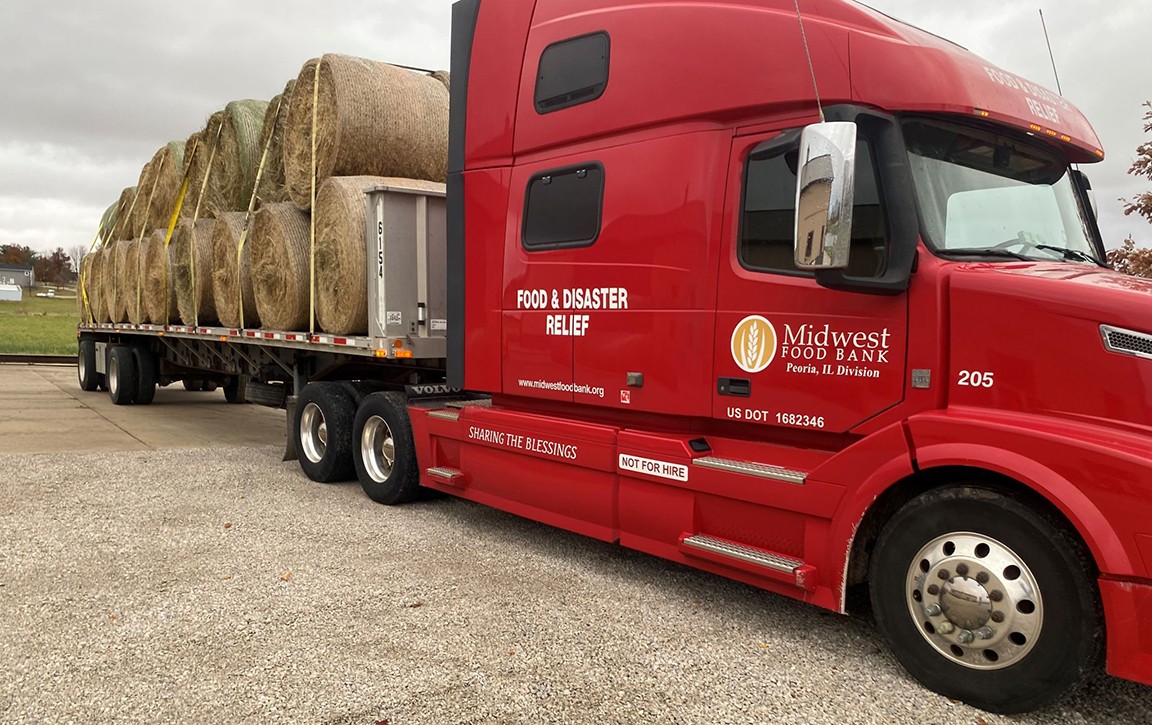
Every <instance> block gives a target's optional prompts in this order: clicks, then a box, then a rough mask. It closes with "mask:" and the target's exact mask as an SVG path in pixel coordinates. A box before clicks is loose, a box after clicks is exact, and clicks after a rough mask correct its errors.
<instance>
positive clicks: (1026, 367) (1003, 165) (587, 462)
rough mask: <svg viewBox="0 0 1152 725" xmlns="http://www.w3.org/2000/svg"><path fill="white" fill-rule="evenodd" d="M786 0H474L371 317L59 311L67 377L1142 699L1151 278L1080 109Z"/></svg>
mask: <svg viewBox="0 0 1152 725" xmlns="http://www.w3.org/2000/svg"><path fill="white" fill-rule="evenodd" d="M802 10H803V23H802V24H801V22H800V20H799V18H798V16H797V9H796V7H795V5H794V4H793V3H792V2H791V1H790V0H759V1H752V0H744V1H741V0H732V1H730V2H668V1H667V0H660V1H656V0H631V2H620V0H499V1H498V0H461V1H460V2H458V3H456V5H455V6H454V10H453V31H452V71H453V74H452V81H453V83H452V91H451V92H452V108H451V128H450V134H451V135H450V139H451V146H450V162H449V177H448V182H447V187H446V207H444V209H445V210H444V211H443V213H442V214H437V213H432V212H430V211H429V209H438V208H440V207H438V206H437V204H440V203H443V202H440V201H439V200H438V199H437V198H436V195H435V194H432V195H427V194H424V195H421V194H416V195H415V196H413V193H411V192H409V191H408V190H404V189H392V190H381V191H380V192H378V193H376V194H375V195H370V196H369V200H368V204H369V208H370V209H375V212H374V213H373V214H371V215H370V216H371V217H372V220H373V221H370V228H369V230H368V231H369V233H368V235H367V240H366V243H367V245H368V259H369V262H368V263H369V270H370V274H369V277H370V288H369V302H368V304H369V308H370V316H371V317H372V320H373V332H372V333H371V334H369V335H368V336H366V337H359V338H333V337H331V336H325V335H314V334H309V333H302V332H291V331H287V332H285V331H253V330H219V329H213V328H197V327H179V326H171V327H167V328H157V327H154V326H133V325H82V326H81V330H80V336H81V352H80V371H81V380H82V383H83V384H84V385H85V387H89V388H93V387H95V386H96V385H97V384H99V383H100V382H101V380H102V379H106V381H107V384H108V386H109V387H110V388H112V391H113V394H114V396H116V391H117V390H119V396H118V397H119V401H118V402H132V400H133V398H136V397H137V396H136V393H137V392H139V398H138V402H147V400H150V399H151V392H152V390H154V386H155V383H156V382H157V381H159V382H162V383H166V382H171V381H175V380H179V379H181V378H193V379H196V378H199V379H208V380H217V381H219V382H223V383H227V384H228V385H229V386H230V387H229V397H230V398H231V399H234V400H236V399H243V398H244V397H245V396H244V390H245V388H247V389H248V390H249V394H248V395H249V397H251V398H255V399H258V400H260V401H261V402H266V403H267V402H272V403H274V404H278V403H284V404H285V405H286V406H287V407H288V408H289V431H290V439H291V442H292V443H293V444H294V445H293V446H291V447H294V448H295V452H296V454H297V455H298V458H299V460H300V463H301V466H302V468H303V469H304V471H305V473H306V474H307V475H308V476H309V477H311V478H313V479H315V480H320V481H328V480H336V479H339V478H343V477H350V476H351V475H352V471H353V470H354V471H355V475H356V476H357V477H358V478H359V480H360V482H361V483H362V485H363V487H364V489H365V491H366V492H367V493H368V494H369V495H370V496H371V497H372V498H373V499H374V500H376V501H379V502H382V503H388V504H394V503H400V502H404V501H407V500H410V499H412V498H414V497H416V496H417V495H419V494H420V493H421V491H422V489H434V490H436V491H440V492H444V493H449V494H452V495H454V496H458V497H461V498H465V499H469V500H472V501H476V502H480V503H483V504H487V505H490V506H494V507H497V508H500V509H504V510H506V511H510V512H512V513H514V514H518V515H521V516H525V517H528V518H531V519H535V520H538V521H542V522H545V523H548V524H551V525H555V526H558V527H562V528H565V529H569V530H572V531H576V532H580V533H582V534H586V535H588V536H593V537H596V538H599V539H603V540H605V541H610V542H617V543H619V544H621V545H623V546H627V547H630V548H634V549H638V550H641V551H645V552H649V553H651V554H655V555H657V556H662V557H665V558H668V559H671V560H673V561H677V562H680V563H683V564H686V565H688V566H692V567H696V568H699V569H703V570H706V571H709V572H713V573H715V574H719V575H721V576H725V577H730V578H732V579H737V580H740V581H743V582H747V583H749V584H753V585H755V586H758V587H762V588H764V589H767V590H770V591H772V592H776V593H778V594H783V595H785V596H789V597H794V598H796V599H802V600H804V601H807V602H811V603H813V604H816V605H818V606H821V607H825V608H827V609H831V610H834V611H838V612H845V611H849V609H850V608H852V607H854V606H864V607H867V606H869V605H870V606H871V609H872V612H873V614H874V616H875V619H876V621H877V623H878V626H879V628H880V630H881V632H882V634H883V635H884V637H885V638H886V639H887V641H888V642H889V644H890V645H891V647H892V649H893V651H894V653H895V654H896V656H897V658H898V659H899V660H900V661H901V662H902V663H903V665H904V666H905V667H906V668H907V669H908V671H909V672H910V673H911V674H912V675H913V676H914V677H916V678H917V679H918V680H920V681H921V682H922V683H924V684H925V685H926V686H928V687H930V688H931V689H933V690H935V691H937V692H940V693H943V694H945V695H947V696H949V697H954V698H959V699H962V700H964V701H966V702H968V703H971V704H973V705H976V706H978V707H981V708H984V709H987V710H991V711H996V712H1019V711H1025V710H1030V709H1034V708H1038V707H1042V706H1044V705H1046V704H1048V703H1051V702H1053V701H1055V700H1057V699H1058V698H1060V697H1061V696H1063V695H1065V694H1066V693H1068V692H1069V691H1071V690H1072V689H1073V688H1075V686H1076V685H1077V684H1078V683H1079V682H1081V681H1082V680H1083V679H1084V678H1085V677H1086V676H1088V675H1089V674H1091V673H1092V672H1093V671H1094V670H1095V669H1097V668H1098V667H1099V665H1100V664H1101V662H1106V666H1107V671H1108V672H1110V673H1111V674H1113V675H1115V676H1118V677H1123V678H1127V679H1131V680H1135V681H1138V682H1142V683H1145V684H1152V506H1150V504H1149V491H1152V413H1150V409H1149V405H1148V395H1149V393H1148V391H1149V386H1150V385H1152V322H1150V320H1152V317H1150V316H1149V311H1150V310H1152V296H1150V294H1152V284H1150V283H1148V282H1147V281H1144V280H1139V279H1134V278H1130V277H1125V276H1123V275H1120V274H1118V273H1115V272H1113V271H1112V270H1110V269H1108V268H1107V264H1106V262H1105V253H1104V248H1103V245H1102V243H1101V239H1100V236H1099V232H1098V231H1097V226H1096V221H1095V217H1094V212H1093V208H1092V204H1091V201H1090V189H1089V185H1088V182H1087V179H1086V178H1085V177H1084V175H1083V174H1081V173H1080V172H1079V171H1078V170H1076V168H1075V166H1074V164H1080V163H1087V162H1093V161H1096V160H1098V159H1100V158H1102V156H1103V152H1102V150H1101V149H1100V144H1099V141H1098V140H1097V137H1096V135H1095V133H1094V132H1093V130H1092V129H1091V127H1090V126H1089V124H1088V122H1087V121H1086V120H1085V119H1084V118H1083V116H1082V115H1081V114H1080V112H1079V111H1077V109H1076V108H1075V107H1073V106H1072V105H1071V104H1070V103H1068V102H1067V101H1066V100H1064V99H1063V98H1061V97H1060V96H1058V95H1056V94H1054V93H1052V92H1051V91H1048V90H1046V89H1044V88H1042V87H1040V86H1038V85H1036V84H1034V83H1031V82H1029V81H1026V80H1024V79H1022V78H1020V77H1018V76H1016V75H1014V74H1012V73H1009V72H1007V71H1004V70H1001V69H999V68H996V67H994V66H992V65H991V64H989V63H987V62H985V61H983V60H981V59H980V58H978V57H976V56H974V55H972V54H971V53H969V52H967V51H965V50H964V49H962V48H960V47H958V46H956V45H954V44H952V43H950V42H948V41H946V40H943V39H941V38H939V37H936V36H934V35H931V34H929V33H926V32H923V31H921V30H918V29H916V28H913V27H910V26H908V25H905V24H903V23H901V22H899V21H896V20H894V19H892V18H890V17H887V16H885V15H883V14H881V13H879V12H876V11H874V10H871V9H869V8H867V7H864V6H861V5H858V4H855V3H853V2H849V1H847V0H809V1H806V2H805V3H804V4H803V5H802ZM802 27H803V30H804V32H802ZM817 88H818V92H817V90H816V89H817ZM386 204H394V205H396V206H398V207H402V208H403V210H402V212H401V213H400V217H399V218H403V219H409V220H410V219H412V218H417V219H419V220H423V221H420V222H419V223H414V224H413V223H399V222H395V219H396V218H397V217H395V215H393V214H391V213H390V212H388V211H387V210H386V209H385V208H384V207H385V205H386ZM797 210H799V211H797ZM413 215H415V217H413ZM390 220H391V221H390ZM413 240H415V241H413ZM395 245H400V246H403V247H404V248H406V249H408V250H409V251H411V250H412V249H413V248H415V249H416V250H417V251H416V253H415V254H408V255H407V256H405V255H403V254H399V253H394V252H393V251H391V250H394V249H395V248H396V246H395ZM386 252H387V253H386ZM389 255H391V260H392V261H389V262H388V263H387V264H385V263H379V264H378V262H380V261H381V260H382V259H383V258H384V257H385V256H389ZM416 259H419V260H420V261H418V262H414V261H412V260H416ZM404 260H408V261H404ZM405 264H407V265H409V266H408V267H405V266H404V265H405ZM386 267H387V269H386ZM397 271H398V272H399V273H400V274H401V275H402V276H403V275H407V276H408V277H415V278H418V279H420V280H421V281H420V283H419V284H418V285H414V287H415V289H414V290H411V291H406V292H405V294H406V295H407V296H406V297H405V299H406V300H408V303H406V304H408V307H407V308H405V309H406V310H407V312H403V314H402V311H400V310H399V308H396V309H395V310H394V309H393V308H394V307H397V304H399V303H395V304H394V302H393V301H392V299H393V297H392V296H393V293H395V292H396V291H397V290H398V289H399V286H400V284H401V282H400V281H397V280H392V281H386V280H385V277H386V276H387V275H388V274H396V273H397ZM409 272H411V274H409ZM425 277H426V279H425ZM373 278H374V279H373ZM385 290H388V292H387V296H388V298H389V299H388V300H387V301H386V300H385V296H386V292H385ZM438 305H440V306H443V307H444V308H445V309H446V312H444V313H443V314H442V315H438V314H437V313H436V308H437V306H438ZM441 317H442V318H443V319H441ZM405 324H406V325H407V328H404V327H403V326H402V325H405ZM393 325H397V326H398V327H397V328H396V329H393ZM1093 381H1096V382H1093ZM278 383H280V384H278ZM125 391H127V392H125ZM253 391H255V392H253ZM459 391H464V392H459Z"/></svg>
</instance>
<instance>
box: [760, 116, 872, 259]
mask: <svg viewBox="0 0 1152 725" xmlns="http://www.w3.org/2000/svg"><path fill="white" fill-rule="evenodd" d="M798 156H799V148H798V145H797V144H795V143H793V144H789V145H786V146H780V145H779V144H773V145H771V146H769V147H768V148H767V149H766V150H765V151H764V152H761V153H757V152H755V151H754V152H753V153H752V155H751V156H750V157H749V160H748V165H747V168H746V169H745V176H744V200H743V208H742V209H741V220H740V222H741V223H740V243H739V246H738V250H737V251H738V255H739V259H740V264H741V265H743V266H744V267H745V268H746V269H750V270H754V271H758V272H779V273H785V274H805V275H806V274H810V273H808V272H804V271H802V270H800V269H797V268H796V263H795V261H794V259H793V253H792V237H793V235H794V234H795V226H796V164H797V157H798ZM887 236H888V234H887V221H886V220H885V218H884V209H883V206H882V205H881V203H880V194H879V181H878V179H877V176H876V168H875V165H874V164H873V162H872V150H871V148H870V147H869V145H868V142H867V141H866V140H865V139H863V138H861V139H859V140H858V141H857V145H856V191H855V205H854V206H853V209H852V253H851V259H850V261H849V263H848V269H847V270H846V274H848V275H849V276H852V277H877V276H880V275H882V274H884V270H885V268H886V266H887V262H888V238H887Z"/></svg>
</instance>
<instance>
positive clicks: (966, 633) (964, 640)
mask: <svg viewBox="0 0 1152 725" xmlns="http://www.w3.org/2000/svg"><path fill="white" fill-rule="evenodd" d="M956 639H958V640H960V644H971V643H972V640H974V639H976V637H975V635H973V634H972V632H971V631H970V630H967V629H962V630H960V632H959V633H958V634H957V635H956Z"/></svg>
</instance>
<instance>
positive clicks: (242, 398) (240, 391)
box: [224, 375, 248, 404]
mask: <svg viewBox="0 0 1152 725" xmlns="http://www.w3.org/2000/svg"><path fill="white" fill-rule="evenodd" d="M224 400H227V401H228V402H229V403H237V404H239V403H247V402H248V376H247V375H233V376H232V377H230V378H228V382H227V383H225V384H224Z"/></svg>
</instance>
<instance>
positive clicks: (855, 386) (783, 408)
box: [713, 128, 908, 434]
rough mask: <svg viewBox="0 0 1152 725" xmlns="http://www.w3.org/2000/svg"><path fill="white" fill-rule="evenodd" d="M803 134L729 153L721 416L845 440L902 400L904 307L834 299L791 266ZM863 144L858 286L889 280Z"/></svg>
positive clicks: (855, 241) (718, 396)
mask: <svg viewBox="0 0 1152 725" xmlns="http://www.w3.org/2000/svg"><path fill="white" fill-rule="evenodd" d="M799 139H800V129H799V128H795V129H780V130H779V131H776V132H773V133H766V134H760V135H756V136H738V137H736V139H735V140H734V141H733V146H732V153H731V156H730V163H729V172H728V173H729V180H728V195H727V198H726V201H725V204H726V212H725V215H724V217H725V222H724V226H725V228H724V232H723V235H724V241H725V244H726V245H727V246H726V249H724V250H723V252H722V257H721V263H720V272H719V285H718V293H717V322H716V339H715V354H714V365H715V371H716V376H717V380H716V386H715V387H714V389H713V416H714V417H715V418H718V419H721V420H726V421H737V422H743V423H750V424H753V425H756V426H764V427H765V428H766V429H769V430H766V432H768V433H769V434H771V431H774V432H775V433H779V434H784V433H785V432H786V429H806V430H817V431H826V432H831V433H840V432H844V431H848V430H850V429H852V428H853V427H855V426H856V425H858V424H859V423H861V422H863V421H865V420H867V419H868V418H870V417H872V416H874V415H876V414H877V413H879V412H881V411H883V410H885V409H887V408H889V407H891V406H893V405H896V404H897V403H899V402H900V401H901V400H902V398H903V390H904V384H903V381H904V374H905V351H906V344H907V324H908V322H907V321H908V301H907V299H908V296H907V293H899V294H894V295H885V294H866V293H858V292H847V291H837V290H833V289H828V288H825V287H822V286H820V285H819V284H817V282H816V280H815V278H814V276H813V275H812V274H811V273H807V272H803V271H801V270H798V269H797V268H796V266H795V264H794V262H793V236H794V234H795V232H794V228H795V216H796V210H795V204H796V166H797V156H798V148H799ZM877 178H878V177H877V167H876V164H875V163H874V160H873V155H872V147H871V145H870V144H869V143H868V139H867V138H866V137H863V136H862V137H861V138H859V139H858V146H857V159H856V183H855V198H854V204H855V206H854V209H853V224H852V249H851V261H850V263H849V267H848V270H847V274H849V275H851V276H853V277H869V276H879V275H882V274H883V272H884V270H885V268H886V265H887V261H888V250H889V244H888V240H889V237H890V234H889V231H888V223H887V218H886V215H885V210H884V208H883V205H882V203H881V201H880V195H879V194H878V191H877V190H878V188H879V186H878V181H877Z"/></svg>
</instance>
